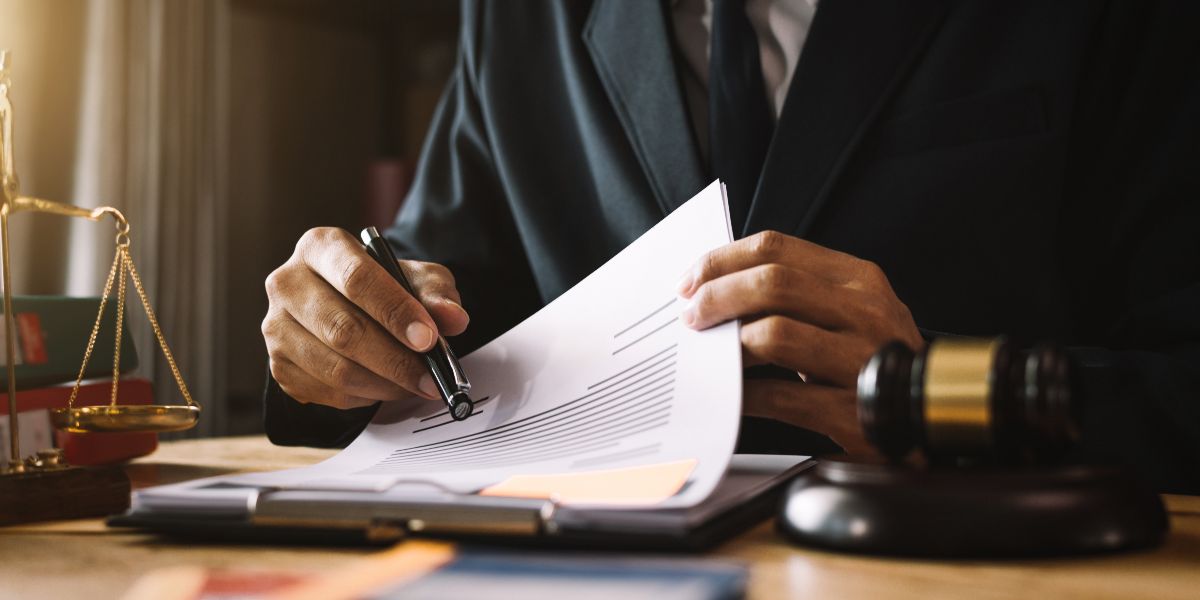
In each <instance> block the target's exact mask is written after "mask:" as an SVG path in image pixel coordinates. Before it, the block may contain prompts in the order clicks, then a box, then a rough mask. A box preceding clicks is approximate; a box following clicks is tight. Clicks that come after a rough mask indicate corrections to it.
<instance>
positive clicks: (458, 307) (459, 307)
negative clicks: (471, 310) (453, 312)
mask: <svg viewBox="0 0 1200 600" xmlns="http://www.w3.org/2000/svg"><path fill="white" fill-rule="evenodd" d="M445 302H446V304H449V305H450V306H453V307H454V308H457V309H458V310H460V311H462V314H464V315H465V314H467V309H465V308H463V306H462V305H461V304H459V303H457V302H455V301H453V300H446V301H445Z"/></svg>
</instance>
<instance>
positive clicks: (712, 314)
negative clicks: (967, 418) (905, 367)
mask: <svg viewBox="0 0 1200 600" xmlns="http://www.w3.org/2000/svg"><path fill="white" fill-rule="evenodd" d="M679 293H680V294H681V295H682V296H683V297H684V298H688V299H689V300H690V302H689V304H688V307H687V308H686V309H685V310H684V311H683V313H682V314H681V316H680V318H681V319H682V320H683V322H684V324H686V325H688V326H689V327H692V328H693V329H705V328H708V327H711V326H713V325H716V324H718V323H722V322H725V321H729V320H731V319H742V329H741V339H742V354H743V357H744V360H745V363H746V366H754V365H759V364H774V365H778V366H781V367H784V368H787V369H789V370H793V371H796V372H797V373H799V374H800V376H801V378H802V379H803V380H804V381H803V382H794V381H784V380H771V379H752V380H746V382H745V388H744V393H743V409H742V410H743V413H745V414H747V415H751V416H759V417H767V418H771V419H775V420H779V421H784V422H787V423H791V424H793V425H797V426H800V427H804V428H807V429H811V430H813V431H818V432H820V433H823V434H825V435H827V436H829V437H830V438H831V439H833V441H834V442H836V443H837V444H838V445H840V446H842V448H844V449H845V450H846V451H847V452H849V453H850V454H860V453H864V452H869V450H870V447H869V445H868V444H867V442H866V440H865V438H864V437H863V434H862V429H861V427H859V424H858V416H857V403H856V400H855V398H856V384H857V379H858V371H859V369H860V368H861V367H862V365H863V364H864V363H866V361H867V359H868V358H870V357H871V355H872V354H874V353H875V351H876V350H878V349H879V347H880V346H882V345H883V344H885V343H887V342H890V341H894V340H899V341H901V342H904V343H905V344H907V345H908V346H909V347H911V348H912V349H913V350H918V349H920V348H922V347H923V346H924V345H925V342H924V340H923V339H922V338H921V334H920V332H918V331H917V326H916V323H914V322H913V318H912V315H911V314H910V313H909V311H908V307H906V306H905V305H904V303H902V302H901V301H900V299H899V298H897V297H896V294H895V292H893V291H892V287H891V285H890V284H889V283H888V280H887V277H886V276H885V275H884V274H883V271H882V270H880V268H879V267H878V266H877V265H875V264H874V263H872V262H870V261H865V260H861V259H858V258H855V257H853V256H850V255H848V254H844V253H841V252H837V251H834V250H830V249H828V248H824V247H822V246H818V245H816V244H813V243H811V242H807V241H804V240H802V239H799V238H796V237H792V236H788V235H784V234H781V233H778V232H774V231H767V232H763V233H759V234H755V235H753V236H750V237H748V238H744V239H741V240H738V241H736V242H733V243H731V244H729V245H726V246H723V247H721V248H718V249H716V250H713V251H712V252H709V253H708V254H707V255H705V256H704V258H702V259H701V260H700V261H699V263H697V265H696V266H695V267H694V268H693V269H692V270H691V272H690V273H689V274H688V275H686V276H685V277H684V279H683V281H682V282H680V287H679Z"/></svg>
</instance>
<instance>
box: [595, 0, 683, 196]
mask: <svg viewBox="0 0 1200 600" xmlns="http://www.w3.org/2000/svg"><path fill="white" fill-rule="evenodd" d="M666 19H667V15H666V14H665V9H664V6H663V4H662V3H661V2H652V1H647V0H636V1H634V2H628V1H623V0H596V3H595V5H594V6H593V7H592V12H591V15H590V16H589V17H588V22H587V25H586V26H585V27H584V32H583V38H584V43H585V44H586V45H587V48H588V52H589V53H591V56H592V62H593V63H595V66H596V71H597V73H599V75H600V80H601V82H602V83H603V85H604V89H605V91H606V92H607V94H608V97H609V100H610V101H611V102H612V105H613V108H614V109H615V110H616V113H617V117H618V118H619V119H620V120H621V125H622V126H623V127H624V128H625V133H626V135H627V137H628V138H629V142H630V144H631V145H632V146H633V150H634V152H635V153H636V154H637V158H638V161H639V163H641V166H642V169H643V170H644V171H645V172H646V177H647V179H648V180H649V182H650V187H651V188H652V189H653V190H654V196H655V198H656V199H657V200H658V203H659V205H660V206H661V207H662V209H663V211H664V213H670V212H671V211H673V210H675V209H676V208H678V207H679V205H681V204H683V203H684V202H685V201H687V200H688V198H691V197H692V196H693V195H694V194H695V193H696V192H698V191H700V190H701V189H702V188H703V187H704V184H705V183H706V182H705V180H704V179H705V176H704V169H703V166H702V164H701V161H700V153H699V150H697V148H696V144H695V138H694V137H693V134H692V130H691V123H690V121H689V120H688V112H687V106H686V105H685V103H684V98H683V90H682V89H681V87H682V86H681V85H680V79H679V75H678V73H677V72H676V70H675V58H674V54H673V52H672V47H673V44H674V43H675V40H674V39H673V37H672V35H671V27H670V26H669V24H668V23H667V21H666Z"/></svg>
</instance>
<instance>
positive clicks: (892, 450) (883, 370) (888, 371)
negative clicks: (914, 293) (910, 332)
mask: <svg viewBox="0 0 1200 600" xmlns="http://www.w3.org/2000/svg"><path fill="white" fill-rule="evenodd" d="M1071 378H1072V375H1071V366H1070V361H1069V359H1068V356H1067V355H1066V353H1065V352H1064V351H1063V350H1062V349H1061V348H1060V347H1058V346H1056V345H1054V344H1050V343H1042V344H1038V345H1035V346H1033V347H1032V348H1030V349H1027V350H1018V349H1016V348H1014V346H1013V345H1012V344H1011V343H1010V342H1009V341H1008V340H1007V339H1005V338H994V339H971V338H941V339H936V340H934V341H933V342H931V343H930V344H929V345H928V346H927V347H926V348H925V350H923V351H921V352H913V351H912V350H911V349H910V348H908V347H907V346H905V345H904V344H901V343H898V342H896V343H891V344H888V345H886V346H884V347H882V348H881V349H880V350H879V351H878V352H876V353H875V355H874V356H872V357H871V359H870V360H869V361H868V362H867V364H866V365H865V366H864V367H863V369H862V371H861V372H860V373H859V378H858V414H859V421H860V424H861V426H862V428H863V433H864V434H865V436H866V438H867V440H868V441H869V442H870V443H871V444H872V445H873V446H874V447H875V448H876V449H878V450H879V452H880V453H881V454H883V455H884V456H885V457H887V458H888V459H890V460H892V461H900V460H903V459H904V458H905V457H906V456H908V455H909V454H910V453H911V452H912V450H914V449H920V450H921V451H922V452H923V453H924V455H925V457H926V459H927V460H928V461H929V462H930V464H962V463H968V464H970V463H977V462H990V463H997V464H1047V463H1053V462H1055V461H1057V460H1059V459H1060V458H1061V457H1063V456H1064V455H1065V454H1066V452H1067V451H1068V450H1069V449H1070V448H1071V446H1072V445H1073V444H1074V442H1075V441H1076V440H1077V438H1078V435H1079V423H1080V417H1081V415H1080V412H1081V411H1080V406H1079V404H1080V403H1079V402H1078V401H1077V399H1076V398H1074V397H1073V395H1072V393H1071V391H1072V379H1071Z"/></svg>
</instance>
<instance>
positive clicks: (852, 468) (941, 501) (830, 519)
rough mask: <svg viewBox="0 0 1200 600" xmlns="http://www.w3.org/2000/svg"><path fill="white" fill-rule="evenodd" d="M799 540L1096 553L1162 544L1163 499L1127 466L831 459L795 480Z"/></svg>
mask: <svg viewBox="0 0 1200 600" xmlns="http://www.w3.org/2000/svg"><path fill="white" fill-rule="evenodd" d="M778 527H779V530H780V531H781V533H783V534H784V535H785V536H786V537H788V538H789V539H791V540H792V541H794V542H796V543H798V544H801V545H806V546H817V547H822V548H828V549H831V550H838V551H843V552H855V553H864V554H882V555H894V556H925V557H939V558H983V557H992V558H996V557H1014V558H1015V557H1027V556H1049V555H1071V554H1090V553H1099V552H1112V551H1117V550H1125V549H1133V548H1143V547H1148V546H1153V545H1156V544H1158V543H1159V542H1161V541H1162V539H1163V536H1164V535H1165V534H1166V532H1167V527H1168V526H1167V513H1166V510H1165V509H1164V507H1163V504H1162V500H1161V499H1160V498H1159V496H1158V494H1156V493H1154V491H1152V490H1151V489H1150V488H1148V487H1147V486H1146V484H1145V483H1143V482H1142V481H1141V480H1139V479H1138V478H1137V477H1135V476H1134V475H1133V474H1131V473H1130V472H1129V471H1127V470H1125V469H1122V468H1118V467H1100V466H1060V467H1022V468H1015V467H1007V468H1006V467H967V468H964V467H953V468H917V467H913V466H907V465H892V464H884V463H880V462H869V461H855V460H850V459H841V460H837V459H831V460H823V461H821V463H820V464H819V465H818V466H817V468H816V469H814V470H813V472H812V474H810V475H807V476H805V477H802V478H800V479H798V480H797V481H796V482H794V483H793V484H792V486H791V488H790V489H789V490H788V493H787V496H786V497H785V499H784V503H783V507H782V510H781V513H780V516H779V519H778Z"/></svg>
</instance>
